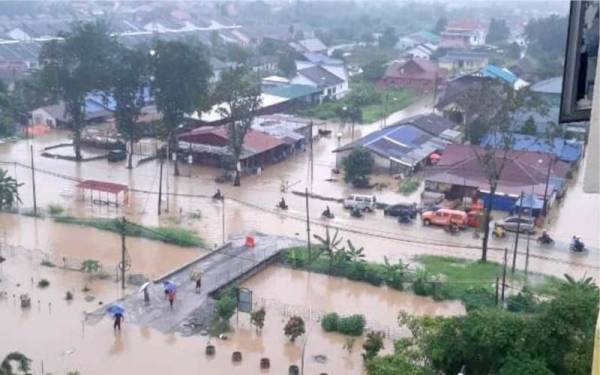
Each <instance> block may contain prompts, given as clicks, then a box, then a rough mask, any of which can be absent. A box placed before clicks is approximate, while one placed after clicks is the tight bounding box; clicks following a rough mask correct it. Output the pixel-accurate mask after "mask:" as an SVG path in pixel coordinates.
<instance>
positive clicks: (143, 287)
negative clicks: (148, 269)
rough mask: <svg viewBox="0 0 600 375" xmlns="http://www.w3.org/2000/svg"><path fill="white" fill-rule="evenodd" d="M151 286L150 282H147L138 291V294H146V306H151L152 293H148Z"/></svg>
mask: <svg viewBox="0 0 600 375" xmlns="http://www.w3.org/2000/svg"><path fill="white" fill-rule="evenodd" d="M149 286H150V283H149V282H145V283H144V284H142V286H141V287H140V290H138V293H142V292H143V293H144V304H145V305H146V306H148V305H150V293H149V292H148V287H149Z"/></svg>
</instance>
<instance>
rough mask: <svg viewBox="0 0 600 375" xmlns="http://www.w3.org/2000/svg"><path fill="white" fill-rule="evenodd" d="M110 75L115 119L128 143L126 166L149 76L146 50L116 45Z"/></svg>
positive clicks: (138, 133)
mask: <svg viewBox="0 0 600 375" xmlns="http://www.w3.org/2000/svg"><path fill="white" fill-rule="evenodd" d="M111 76H112V89H111V93H112V96H113V98H114V100H115V103H116V108H115V120H116V123H117V128H118V129H119V132H120V133H121V134H122V135H123V136H124V137H125V139H126V141H127V142H128V143H129V155H128V159H127V168H129V169H131V168H132V157H133V146H134V144H135V142H137V141H138V140H139V139H140V137H141V129H140V126H139V124H138V123H137V119H138V117H139V115H140V114H141V111H142V107H143V106H144V105H145V103H144V86H145V85H146V83H147V82H148V78H149V77H148V55H147V53H144V52H143V51H141V50H134V49H129V48H126V47H124V46H118V47H117V48H115V50H114V53H113V61H112V69H111Z"/></svg>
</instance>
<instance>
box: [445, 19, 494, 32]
mask: <svg viewBox="0 0 600 375" xmlns="http://www.w3.org/2000/svg"><path fill="white" fill-rule="evenodd" d="M448 29H461V30H484V29H485V28H484V26H483V24H482V23H481V22H479V21H478V20H473V19H464V20H458V21H451V22H449V23H448V25H447V26H446V30H448Z"/></svg>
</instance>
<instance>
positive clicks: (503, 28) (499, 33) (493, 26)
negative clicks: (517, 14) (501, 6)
mask: <svg viewBox="0 0 600 375" xmlns="http://www.w3.org/2000/svg"><path fill="white" fill-rule="evenodd" d="M509 36H510V29H509V28H508V25H506V20H503V19H499V18H492V20H491V21H490V27H489V29H488V33H487V36H486V38H485V42H486V43H488V44H494V43H498V42H503V41H505V40H506V39H508V37H509Z"/></svg>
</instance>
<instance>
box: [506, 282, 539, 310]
mask: <svg viewBox="0 0 600 375" xmlns="http://www.w3.org/2000/svg"><path fill="white" fill-rule="evenodd" d="M506 308H507V309H508V311H513V312H524V313H534V312H536V311H537V310H538V302H537V300H536V299H535V297H534V295H533V294H532V293H531V292H530V291H529V290H528V289H527V288H523V290H522V291H521V292H519V294H517V295H516V296H510V297H508V298H507V299H506Z"/></svg>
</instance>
